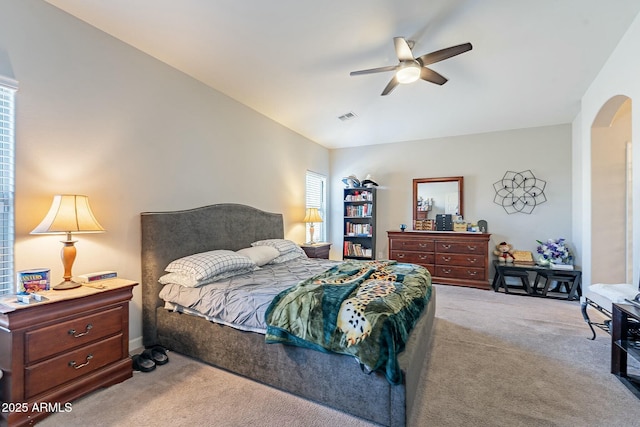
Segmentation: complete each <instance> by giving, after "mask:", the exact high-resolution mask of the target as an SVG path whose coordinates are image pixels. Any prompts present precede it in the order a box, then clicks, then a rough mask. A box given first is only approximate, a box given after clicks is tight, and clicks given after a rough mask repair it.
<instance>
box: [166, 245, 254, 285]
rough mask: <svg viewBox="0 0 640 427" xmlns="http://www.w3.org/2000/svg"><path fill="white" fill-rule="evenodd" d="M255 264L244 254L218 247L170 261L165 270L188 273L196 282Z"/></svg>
mask: <svg viewBox="0 0 640 427" xmlns="http://www.w3.org/2000/svg"><path fill="white" fill-rule="evenodd" d="M255 267H256V264H255V263H254V262H253V261H252V260H251V259H250V258H249V257H246V256H244V255H240V254H238V253H236V252H234V251H228V250H224V249H219V250H215V251H209V252H201V253H199V254H194V255H189V256H186V257H184V258H180V259H177V260H175V261H172V262H171V263H170V264H169V265H168V266H167V268H165V271H168V272H169V273H182V274H186V275H190V276H192V277H193V279H194V280H196V281H197V282H201V281H203V280H207V279H210V278H212V277H214V276H218V275H220V274H222V273H227V272H235V271H238V270H247V269H251V268H255Z"/></svg>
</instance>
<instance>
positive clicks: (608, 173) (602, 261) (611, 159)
mask: <svg viewBox="0 0 640 427" xmlns="http://www.w3.org/2000/svg"><path fill="white" fill-rule="evenodd" d="M631 107H632V106H631V98H628V97H626V96H623V95H617V96H614V97H613V98H611V99H609V100H608V101H607V102H606V103H605V104H604V105H603V106H602V108H601V109H600V111H599V112H598V115H597V116H596V118H595V119H594V121H593V124H592V126H591V282H592V283H632V280H633V249H632V238H631V236H632V232H633V230H632V211H631V209H632V206H633V204H632V198H633V191H632V184H633V180H632V175H631V164H632V162H631V146H632V145H631Z"/></svg>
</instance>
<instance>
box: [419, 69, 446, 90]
mask: <svg viewBox="0 0 640 427" xmlns="http://www.w3.org/2000/svg"><path fill="white" fill-rule="evenodd" d="M420 78H421V79H422V80H425V81H428V82H431V83H435V84H437V85H441V86H442V85H443V84H445V83H446V82H447V81H448V79H447V78H446V77H445V76H443V75H442V74H440V73H436V72H435V71H433V70H432V69H430V68H427V67H422V68H421V69H420Z"/></svg>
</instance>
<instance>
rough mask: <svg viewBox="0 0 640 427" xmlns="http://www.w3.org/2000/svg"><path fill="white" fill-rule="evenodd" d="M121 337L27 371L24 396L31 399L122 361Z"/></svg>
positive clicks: (27, 368)
mask: <svg viewBox="0 0 640 427" xmlns="http://www.w3.org/2000/svg"><path fill="white" fill-rule="evenodd" d="M122 351H123V349H122V334H120V335H116V336H113V337H111V338H107V339H106V340H104V341H99V342H97V343H93V344H89V345H87V346H85V347H82V348H79V349H77V350H74V351H70V352H69V353H65V354H62V355H60V356H57V357H54V358H52V359H49V360H45V361H44V362H41V363H37V364H35V365H32V366H28V367H26V368H25V370H24V371H25V374H24V393H25V398H26V399H29V398H31V397H34V396H36V395H38V394H39V393H42V392H44V391H47V390H49V389H50V388H52V387H56V386H59V385H61V384H64V383H66V382H68V381H71V380H73V379H75V378H78V377H80V376H82V375H86V374H88V373H90V372H93V371H95V370H97V369H100V368H102V367H104V366H106V365H108V364H110V363H113V362H116V361H118V360H121V359H122Z"/></svg>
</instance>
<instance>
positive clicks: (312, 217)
mask: <svg viewBox="0 0 640 427" xmlns="http://www.w3.org/2000/svg"><path fill="white" fill-rule="evenodd" d="M302 221H303V222H322V217H321V216H320V213H319V212H318V208H309V209H307V214H306V215H305V216H304V219H303V220H302Z"/></svg>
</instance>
